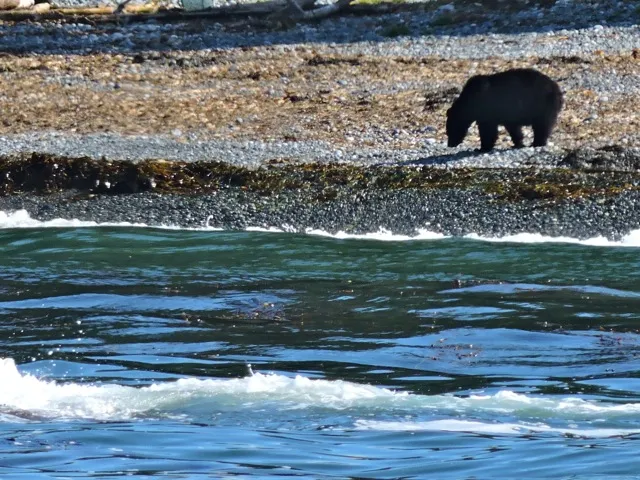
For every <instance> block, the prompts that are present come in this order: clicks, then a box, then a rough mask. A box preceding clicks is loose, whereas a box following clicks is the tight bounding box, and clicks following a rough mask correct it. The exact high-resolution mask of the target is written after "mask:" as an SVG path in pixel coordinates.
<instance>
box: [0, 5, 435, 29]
mask: <svg viewBox="0 0 640 480" xmlns="http://www.w3.org/2000/svg"><path fill="white" fill-rule="evenodd" d="M0 1H2V2H16V1H19V0H0ZM350 1H352V0H349V1H347V0H338V1H337V2H336V3H334V4H330V5H323V6H320V7H318V8H316V9H311V7H312V6H313V5H314V4H315V0H313V1H312V0H296V3H297V5H298V6H299V7H300V9H301V10H302V11H303V15H302V17H301V20H315V19H318V18H322V17H325V16H328V15H332V14H334V13H337V12H342V13H344V12H348V13H349V14H353V15H376V14H378V15H379V14H383V13H390V12H395V11H408V12H411V11H421V10H424V8H425V7H424V6H423V5H422V4H419V3H414V4H411V3H408V4H402V3H393V2H391V1H390V2H383V3H381V4H351V3H350ZM40 5H45V6H46V9H43V10H44V11H43V10H39V8H38V7H39V6H40ZM116 8H117V7H111V6H101V7H78V8H50V6H49V4H46V3H45V4H37V5H35V6H34V7H32V8H31V9H17V8H14V9H13V10H4V11H3V10H1V9H0V20H6V21H15V22H17V21H30V20H38V21H46V20H56V21H63V22H64V21H70V22H90V23H92V24H95V23H118V22H120V21H121V20H122V19H123V18H126V19H127V21H128V22H146V21H151V20H155V21H160V22H162V21H169V22H170V21H184V20H190V19H212V18H215V19H216V20H219V21H224V20H225V19H233V20H238V17H240V18H243V17H255V18H260V17H269V16H272V15H275V16H278V15H279V13H280V12H285V11H287V10H288V11H291V10H293V11H294V12H295V11H298V13H299V9H297V8H295V7H293V8H292V6H291V4H290V3H289V0H271V1H266V2H257V3H250V4H238V5H226V6H222V7H216V8H209V9H206V10H198V11H190V12H188V11H185V10H183V9H180V8H170V9H166V8H162V7H158V6H156V5H150V4H146V5H130V4H129V5H125V6H124V8H123V11H122V12H121V13H120V14H115V13H114V11H115V10H116ZM290 17H293V16H291V15H290Z"/></svg>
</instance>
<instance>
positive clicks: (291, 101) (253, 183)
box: [0, 0, 640, 239]
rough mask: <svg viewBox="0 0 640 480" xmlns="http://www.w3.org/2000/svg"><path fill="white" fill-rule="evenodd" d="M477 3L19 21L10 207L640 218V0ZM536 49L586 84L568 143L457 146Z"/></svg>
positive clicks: (520, 221) (6, 134)
mask: <svg viewBox="0 0 640 480" xmlns="http://www.w3.org/2000/svg"><path fill="white" fill-rule="evenodd" d="M459 3H460V4H461V5H458V3H456V4H455V7H454V9H453V10H452V9H451V8H448V9H445V10H442V8H441V7H442V6H441V5H435V6H433V5H432V6H431V7H433V8H431V7H429V6H425V7H424V8H423V7H419V8H417V10H416V9H415V8H414V9H413V10H411V11H409V10H407V12H408V13H407V12H404V11H402V9H400V10H399V11H394V12H392V13H388V12H387V13H384V12H383V13H378V14H370V15H361V16H356V17H354V16H344V17H338V18H331V19H328V20H325V21H323V22H319V23H314V24H310V25H309V24H307V25H304V24H303V25H298V26H295V27H287V28H286V29H285V30H284V31H283V30H281V29H277V28H276V29H273V28H271V29H269V28H266V27H264V25H263V26H259V27H255V26H251V27H247V26H246V24H245V25H244V27H243V26H242V25H238V23H237V22H236V23H234V22H222V23H211V22H209V23H206V22H201V21H198V22H189V21H179V22H171V23H167V24H162V23H159V22H158V21H157V20H152V21H149V22H144V21H139V22H136V23H135V24H131V23H123V24H116V23H106V24H104V23H100V22H97V23H96V22H94V23H93V24H91V23H90V22H87V23H84V22H83V21H77V22H76V23H70V22H68V21H64V22H55V21H43V22H41V23H38V22H35V23H22V22H8V21H1V20H0V49H2V51H3V52H5V53H3V54H2V55H1V56H0V174H1V175H2V178H3V180H2V182H0V192H1V193H2V196H1V197H0V210H2V211H5V212H8V211H13V210H17V209H26V210H27V211H28V212H29V214H30V215H31V216H32V217H33V218H37V219H40V220H49V219H53V218H67V219H74V218H75V219H81V220H94V221H98V222H124V221H126V222H132V223H144V224H147V225H172V226H180V227H204V226H209V227H220V228H225V229H244V228H247V227H263V228H269V227H276V228H282V229H285V230H291V231H305V230H307V229H319V230H324V231H327V232H331V233H335V232H338V231H345V232H349V233H367V232H375V231H378V230H380V229H385V230H388V231H391V232H394V233H399V234H406V235H414V234H416V233H417V232H418V231H420V230H428V231H433V232H437V233H443V234H445V235H467V234H470V233H475V234H478V235H482V236H489V237H495V236H504V235H509V234H514V233H522V232H526V233H540V234H543V235H548V236H564V237H575V238H582V239H584V238H590V237H596V236H605V237H608V238H610V239H619V238H621V237H622V236H624V235H626V234H627V233H629V232H630V231H631V230H634V229H638V228H640V211H639V210H640V193H638V190H639V188H638V185H640V175H639V174H638V173H637V172H638V169H639V168H640V149H639V148H638V147H640V121H639V119H638V116H637V112H638V111H640V96H639V95H638V92H639V91H640V81H639V80H640V76H639V73H638V72H639V71H640V59H639V57H640V52H638V51H636V50H634V48H635V46H637V45H640V29H639V28H638V26H637V23H638V20H639V19H640V10H638V9H637V8H636V6H635V4H634V2H625V1H618V2H616V1H613V0H611V1H603V2H599V3H596V2H584V3H583V2H575V3H573V2H552V3H550V4H548V5H546V6H545V5H540V4H532V5H528V6H526V7H523V8H521V9H519V10H518V11H517V13H514V11H511V12H510V13H509V12H503V13H500V11H499V9H496V10H491V11H484V12H477V11H476V10H473V9H474V8H476V7H473V6H468V5H472V4H466V3H465V4H464V5H462V3H464V2H459ZM465 5H467V6H468V9H467V10H465V9H464V8H466V7H465ZM463 7H464V8H463ZM439 8H440V10H438V9H439ZM443 12H444V13H448V14H452V13H454V12H455V14H456V15H457V16H456V17H455V18H454V17H453V16H451V15H450V16H451V18H449V23H445V22H443V21H442V20H439V21H436V19H437V18H440V17H439V16H442V15H443ZM579 12H582V15H577V16H576V15H575V14H576V13H579ZM585 12H586V13H585ZM598 12H600V13H598ZM471 14H473V15H475V16H470V15H471ZM465 15H466V16H465ZM469 18H473V20H474V21H473V23H469ZM506 19H509V20H510V21H511V23H509V22H507V21H506ZM596 22H598V23H596ZM392 27H393V28H395V30H393V28H392ZM400 27H402V28H400ZM243 28H245V30H246V31H243V30H242V29H243ZM516 66H533V67H534V68H538V69H539V70H542V71H544V72H545V73H547V74H549V75H550V76H552V77H553V78H556V79H557V80H558V81H559V83H560V84H561V86H562V88H563V90H564V93H565V98H566V107H565V109H564V110H563V112H562V113H561V116H560V120H559V123H558V127H557V129H556V131H555V132H554V134H553V137H552V144H551V145H550V146H549V147H545V148H537V149H533V148H524V149H520V150H514V149H511V148H509V140H508V138H507V137H506V136H504V135H503V136H502V137H501V140H500V143H499V145H498V148H497V150H496V151H494V152H492V153H490V154H478V153H476V152H475V151H474V150H473V148H474V147H477V144H478V138H477V134H476V133H475V132H473V133H472V134H471V135H470V136H469V138H468V139H467V141H466V142H465V143H464V144H463V146H461V147H459V148H457V149H447V148H446V146H445V135H444V125H443V123H444V112H445V110H446V108H447V107H448V106H449V104H450V102H451V99H452V98H453V97H455V95H456V94H457V92H458V91H459V89H460V87H461V86H462V84H463V83H464V81H465V79H466V78H468V76H470V75H471V74H474V73H483V72H487V73H488V72H492V71H496V70H500V69H505V68H510V67H516ZM530 139H531V136H530V134H529V135H528V137H527V139H526V140H525V142H530ZM33 152H35V153H33Z"/></svg>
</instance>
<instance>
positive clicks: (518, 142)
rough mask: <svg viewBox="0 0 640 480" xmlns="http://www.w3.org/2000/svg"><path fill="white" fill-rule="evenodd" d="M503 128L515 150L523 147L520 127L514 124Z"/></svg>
mask: <svg viewBox="0 0 640 480" xmlns="http://www.w3.org/2000/svg"><path fill="white" fill-rule="evenodd" d="M504 128H506V129H507V132H509V135H510V136H511V140H513V146H514V147H515V148H522V147H524V143H523V139H524V135H523V134H522V126H521V125H517V124H514V123H510V124H508V125H505V126H504Z"/></svg>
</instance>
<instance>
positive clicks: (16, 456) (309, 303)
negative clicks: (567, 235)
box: [0, 228, 640, 479]
mask: <svg viewBox="0 0 640 480" xmlns="http://www.w3.org/2000/svg"><path fill="white" fill-rule="evenodd" d="M639 252H640V250H639V249H638V248H634V247H631V248H622V247H616V246H607V247H594V246H586V245H578V244H563V243H539V244H533V243H519V244H518V243H491V242H484V241H479V240H469V239H440V240H415V241H391V242H383V241H377V240H362V239H361V240H357V239H349V240H340V239H336V238H323V237H319V236H311V235H294V234H285V233H260V232H242V233H231V232H212V231H209V232H205V231H202V232H195V231H179V230H154V229H144V228H63V229H60V228H31V229H24V228H23V229H5V230H1V231H0V255H1V257H0V258H1V262H0V357H2V358H3V359H4V360H2V361H1V362H0V382H1V383H0V478H2V479H18V478H20V479H22V478H24V479H39V478H107V477H108V478H119V477H125V476H126V477H131V476H134V477H138V478H181V479H182V478H223V477H234V476H240V477H242V478H246V477H267V476H269V477H278V476H282V477H306V478H334V477H335V478H347V477H357V478H496V477H500V478H505V475H506V476H508V477H509V478H518V477H519V478H522V477H527V478H529V477H547V478H574V477H575V476H577V475H579V476H580V478H587V477H589V476H591V477H597V476H598V475H614V476H616V477H617V478H621V477H624V476H629V477H632V476H635V475H637V472H638V470H639V467H640V461H638V460H637V458H638V451H639V448H640V443H637V442H638V440H640V373H639V372H640V344H639V340H640V337H639V336H638V331H637V330H638V328H639V326H640V318H639V316H640V278H639V277H640V255H639ZM507 473H508V475H507Z"/></svg>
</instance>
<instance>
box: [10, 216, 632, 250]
mask: <svg viewBox="0 0 640 480" xmlns="http://www.w3.org/2000/svg"><path fill="white" fill-rule="evenodd" d="M210 221H211V217H208V218H207V219H205V220H204V221H203V225H202V226H201V227H188V228H186V227H179V226H176V225H157V226H150V225H147V224H145V223H130V222H113V223H112V222H94V221H86V220H77V219H71V220H68V219H63V218H55V219H53V220H45V221H40V220H35V219H33V218H31V216H30V215H29V213H28V212H27V211H26V210H16V211H13V212H4V211H0V229H9V228H81V227H139V228H157V229H168V230H188V231H222V230H224V229H223V228H220V227H216V226H211V225H210V224H209V223H210ZM245 230H246V231H249V232H267V233H305V234H307V235H316V236H323V237H329V238H336V239H340V240H344V239H354V240H355V239H357V240H377V241H387V242H404V241H431V240H441V239H445V238H451V237H448V236H446V235H443V234H441V233H437V232H432V231H430V230H426V229H420V230H418V233H417V234H416V235H400V234H394V233H391V232H390V231H388V230H385V229H383V228H381V229H379V230H378V231H377V232H369V233H363V234H354V233H347V232H344V231H339V232H336V233H329V232H326V231H324V230H318V229H311V228H308V229H306V230H304V232H298V231H297V230H296V229H295V228H293V227H292V226H290V225H282V226H280V227H275V226H272V227H258V226H249V227H247V228H246V229H245ZM464 238H466V239H470V240H478V241H485V242H504V243H525V244H528V243H571V244H578V245H588V246H599V247H640V229H638V230H633V231H631V232H630V233H629V234H627V235H625V236H624V237H623V238H622V239H621V240H620V241H612V240H609V239H607V238H605V237H602V236H598V237H592V238H588V239H585V240H580V239H578V238H572V237H549V236H545V235H540V234H538V233H518V234H515V235H506V236H503V237H483V236H480V235H477V234H475V233H472V234H469V235H465V236H464Z"/></svg>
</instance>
